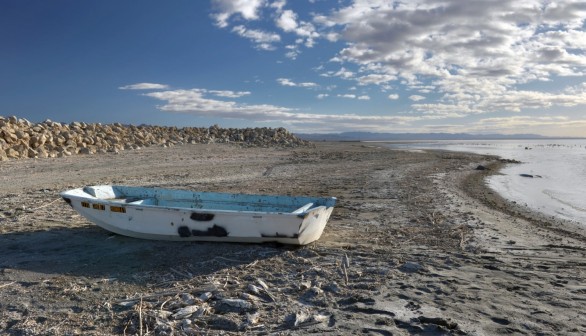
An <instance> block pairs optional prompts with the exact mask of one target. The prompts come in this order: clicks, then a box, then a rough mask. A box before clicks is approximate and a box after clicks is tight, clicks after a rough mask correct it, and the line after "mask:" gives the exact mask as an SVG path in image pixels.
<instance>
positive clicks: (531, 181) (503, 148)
mask: <svg viewBox="0 0 586 336" xmlns="http://www.w3.org/2000/svg"><path fill="white" fill-rule="evenodd" d="M390 146H391V147H394V148H397V147H400V148H419V149H443V150H452V151H464V152H471V153H478V154H490V155H498V156H500V157H502V158H505V159H514V160H518V161H521V162H522V164H512V165H507V166H506V167H505V168H504V169H503V170H502V171H501V173H502V174H503V175H494V176H492V177H490V178H489V179H488V181H487V182H488V185H489V186H490V187H491V188H492V189H493V190H495V191H496V192H498V193H499V194H501V195H502V196H503V197H505V198H507V199H509V200H512V201H516V202H517V203H520V204H525V205H527V206H528V207H529V208H531V209H533V210H536V211H539V212H541V213H544V214H546V215H550V216H556V217H559V218H563V219H566V220H571V221H575V222H578V223H580V224H582V225H586V139H583V140H574V139H572V140H570V139H568V140H563V139H562V140H557V139H556V140H466V141H434V142H417V143H409V144H400V145H398V144H392V145H390ZM521 174H529V175H533V178H530V177H523V176H521Z"/></svg>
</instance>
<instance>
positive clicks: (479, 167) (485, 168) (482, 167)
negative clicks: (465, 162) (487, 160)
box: [476, 165, 490, 170]
mask: <svg viewBox="0 0 586 336" xmlns="http://www.w3.org/2000/svg"><path fill="white" fill-rule="evenodd" d="M476 170H490V168H488V167H485V166H483V165H478V166H477V167H476Z"/></svg>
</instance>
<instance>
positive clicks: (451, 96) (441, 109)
mask: <svg viewBox="0 0 586 336" xmlns="http://www.w3.org/2000/svg"><path fill="white" fill-rule="evenodd" d="M212 3H213V4H214V8H215V9H216V11H215V12H214V14H213V15H212V16H213V17H214V18H215V19H216V20H217V22H218V23H217V25H218V26H219V27H222V28H226V27H229V26H230V25H231V24H233V22H237V23H238V26H237V27H246V26H254V25H260V24H261V23H262V27H263V28H264V29H266V30H270V31H271V33H270V36H272V38H270V39H265V40H263V41H262V43H263V45H264V48H263V49H266V50H274V51H277V52H278V51H282V52H283V53H284V54H285V55H286V57H288V58H290V59H295V58H296V57H297V56H298V55H299V54H300V53H302V52H303V49H304V48H313V47H315V46H316V45H317V44H318V43H323V44H325V43H331V42H337V43H338V44H339V45H340V42H342V43H341V45H342V47H341V48H339V49H338V50H337V51H335V52H334V53H333V54H332V55H331V57H330V60H331V62H329V63H327V64H325V65H324V64H322V67H321V69H323V70H322V72H321V75H322V77H323V78H332V79H344V80H348V81H354V82H356V84H358V85H361V86H373V87H377V88H379V89H380V90H381V91H382V92H384V91H387V90H388V89H389V87H390V86H389V85H396V86H397V85H398V86H401V87H404V88H405V89H406V90H408V91H412V92H413V94H408V95H405V97H410V99H411V100H412V101H413V102H414V105H413V110H412V112H414V113H426V114H429V113H437V114H438V116H445V115H446V111H447V110H450V111H451V114H454V113H457V114H459V115H466V114H476V113H490V112H495V111H509V112H518V111H523V110H525V109H535V108H537V107H539V108H548V107H556V106H561V107H567V106H577V105H583V104H584V100H583V93H582V92H581V93H580V94H578V95H574V96H569V95H567V94H566V93H564V92H562V89H563V88H561V87H558V88H557V91H551V90H550V91H541V92H540V91H537V90H531V89H527V87H528V86H530V85H531V84H532V83H542V82H551V83H552V86H555V85H554V84H555V83H556V82H557V81H558V79H559V78H560V77H584V76H586V32H585V31H584V24H585V18H586V3H585V2H579V1H573V0H560V1H556V2H551V1H541V0H499V1H460V0H442V1H437V0H433V1H432V0H413V1H406V2H398V1H388V0H354V1H349V2H338V1H329V3H330V4H331V8H332V10H330V11H326V12H322V13H319V12H313V11H309V12H307V13H302V12H295V11H294V10H293V8H292V6H290V4H289V3H288V2H287V1H283V0H279V1H260V0H257V1H228V0H213V1H212ZM291 3H292V2H291ZM234 29H236V28H234ZM234 29H233V31H234ZM240 29H242V28H238V29H236V30H237V31H239V30H240ZM277 36H278V37H279V38H277ZM245 37H246V36H245ZM247 38H250V37H247ZM285 38H289V39H295V42H294V43H293V44H285V43H280V42H281V41H283V40H284V39H285ZM255 43H257V44H258V43H259V42H258V41H255ZM320 86H322V87H325V86H327V85H326V84H320ZM422 87H425V88H422ZM424 93H435V94H436V96H435V97H436V98H434V99H433V100H429V99H426V101H428V102H429V103H428V104H419V103H418V102H419V101H420V100H422V98H421V97H424V96H423V95H421V94H424ZM341 94H342V93H341ZM387 96H388V95H387ZM393 97H394V96H393ZM391 99H394V98H391Z"/></svg>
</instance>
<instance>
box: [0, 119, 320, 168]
mask: <svg viewBox="0 0 586 336" xmlns="http://www.w3.org/2000/svg"><path fill="white" fill-rule="evenodd" d="M213 142H215V143H236V144H240V145H243V146H253V147H298V146H307V145H309V144H310V143H309V142H307V141H304V140H301V139H299V138H297V137H296V136H294V135H293V134H291V133H289V132H288V131H287V130H286V129H284V128H266V127H265V128H220V127H219V126H217V125H214V126H211V127H209V128H197V127H184V128H177V127H164V126H148V125H147V126H144V125H141V126H134V125H122V124H119V123H115V124H107V125H102V124H100V123H96V124H86V123H83V122H72V123H70V124H63V123H58V122H53V121H51V120H46V121H44V122H42V123H37V124H34V123H31V122H30V121H28V120H26V119H19V118H17V117H14V116H12V117H2V116H0V161H5V160H9V159H24V158H48V157H63V156H69V155H75V154H96V153H107V152H114V153H118V152H119V151H122V150H129V149H139V148H141V147H148V146H163V147H166V146H174V145H181V144H198V143H213Z"/></svg>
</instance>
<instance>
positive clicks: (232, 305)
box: [214, 299, 254, 314]
mask: <svg viewBox="0 0 586 336" xmlns="http://www.w3.org/2000/svg"><path fill="white" fill-rule="evenodd" d="M214 309H215V311H216V313H220V314H222V313H230V312H236V313H243V312H246V311H252V310H254V305H253V304H252V303H251V302H249V301H247V300H243V299H222V300H219V301H217V302H216V304H215V306H214Z"/></svg>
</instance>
